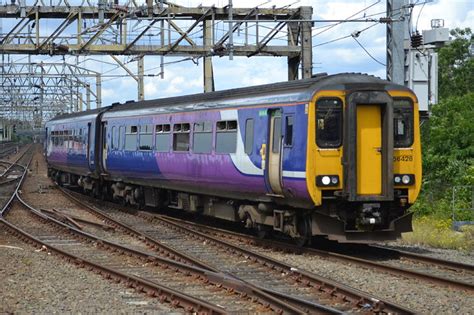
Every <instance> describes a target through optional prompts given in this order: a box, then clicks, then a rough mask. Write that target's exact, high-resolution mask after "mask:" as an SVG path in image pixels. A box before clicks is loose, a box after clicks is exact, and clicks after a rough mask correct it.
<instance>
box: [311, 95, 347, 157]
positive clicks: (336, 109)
mask: <svg viewBox="0 0 474 315" xmlns="http://www.w3.org/2000/svg"><path fill="white" fill-rule="evenodd" d="M316 144H317V145H318V147H320V148H337V147H339V146H341V144H342V101H341V100H340V99H335V98H324V99H320V100H318V101H317V103H316Z"/></svg>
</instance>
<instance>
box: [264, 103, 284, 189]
mask: <svg viewBox="0 0 474 315" xmlns="http://www.w3.org/2000/svg"><path fill="white" fill-rule="evenodd" d="M269 114H270V128H269V133H268V135H269V138H268V154H267V156H268V169H267V180H268V183H269V185H270V188H271V191H272V193H273V194H276V195H283V189H282V184H281V182H282V181H281V175H282V169H281V168H282V165H281V164H282V163H281V161H282V139H283V137H282V118H281V110H280V109H277V110H272V111H270V113H269Z"/></svg>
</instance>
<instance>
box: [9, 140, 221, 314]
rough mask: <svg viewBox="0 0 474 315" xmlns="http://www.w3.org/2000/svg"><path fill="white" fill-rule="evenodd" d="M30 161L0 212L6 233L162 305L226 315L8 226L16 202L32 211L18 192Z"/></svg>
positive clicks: (10, 225)
mask: <svg viewBox="0 0 474 315" xmlns="http://www.w3.org/2000/svg"><path fill="white" fill-rule="evenodd" d="M29 150H31V147H29V148H28V149H27V150H26V151H25V153H24V154H22V156H21V157H20V158H22V157H23V156H24V155H25V154H26V152H29ZM32 157H33V155H32V156H31V158H30V159H29V161H28V163H27V165H26V167H25V168H24V172H23V175H22V176H21V179H20V181H19V183H18V185H17V187H16V188H15V190H14V192H13V193H12V196H11V197H10V199H9V200H8V202H7V204H6V205H5V206H4V207H3V208H2V210H1V212H0V214H1V215H0V223H2V224H4V225H5V226H6V227H7V229H8V230H9V231H11V232H12V233H14V234H15V235H18V236H20V237H21V238H22V239H24V240H28V241H30V242H31V243H33V244H35V245H37V246H40V247H42V246H46V247H47V248H48V249H49V250H51V251H54V252H55V253H57V254H59V255H61V256H63V257H66V258H67V259H68V261H70V262H74V263H75V264H78V265H80V266H85V265H88V266H89V268H92V270H95V271H97V272H98V273H100V274H101V275H106V274H107V275H108V276H109V277H114V279H116V280H120V281H121V280H125V281H127V282H128V284H129V285H130V286H132V287H134V288H135V289H138V290H140V291H146V292H147V294H148V295H150V296H159V297H160V300H161V301H163V302H165V301H166V302H170V303H171V304H172V305H174V306H181V307H183V308H184V309H185V310H186V311H187V312H193V311H194V312H200V313H202V312H205V313H207V314H225V313H226V312H225V310H224V309H223V308H221V307H219V306H216V305H213V304H210V303H207V302H206V301H202V300H200V299H197V298H194V297H192V296H189V295H186V294H183V293H181V292H178V291H176V290H173V289H170V288H167V287H165V286H162V285H160V284H157V283H154V282H151V281H148V280H145V279H141V278H138V277H136V276H133V275H128V274H124V273H121V272H119V271H117V270H112V269H110V268H107V267H105V266H100V265H98V264H95V263H93V262H91V261H87V260H84V259H82V258H79V257H77V256H75V255H72V254H70V253H67V252H65V251H63V250H61V249H59V248H56V247H54V246H51V245H50V244H47V243H45V242H43V241H41V240H40V239H38V238H35V237H34V236H32V235H30V234H28V233H26V232H25V231H22V230H21V229H19V228H18V227H16V226H15V225H13V224H11V223H10V222H8V221H7V220H6V219H5V218H4V215H5V214H6V213H7V212H8V210H9V209H11V205H12V203H13V201H14V200H15V199H16V200H18V201H19V202H20V203H22V204H23V205H24V206H26V207H27V208H29V209H33V208H32V207H31V206H29V205H28V204H27V203H26V202H25V201H24V200H23V199H22V198H21V197H20V195H19V191H20V188H21V186H22V185H23V183H24V180H25V178H26V176H25V175H26V174H27V170H28V166H29V165H30V163H31V160H32ZM20 158H19V159H20ZM19 159H18V160H19ZM33 213H35V214H37V215H38V216H39V217H43V218H44V217H46V216H45V215H43V214H42V213H41V212H39V211H37V210H36V209H35V211H33ZM54 221H55V222H56V223H57V224H60V225H61V224H62V223H61V222H59V221H57V220H54V219H53V222H54ZM64 226H65V227H67V225H64ZM75 231H77V232H80V231H78V230H75ZM98 244H100V243H98ZM173 263H174V264H177V262H174V261H173Z"/></svg>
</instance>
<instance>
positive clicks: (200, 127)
mask: <svg viewBox="0 0 474 315" xmlns="http://www.w3.org/2000/svg"><path fill="white" fill-rule="evenodd" d="M193 131H194V133H193V152H194V153H211V151H212V124H211V122H210V121H205V122H198V123H195V124H194V129H193Z"/></svg>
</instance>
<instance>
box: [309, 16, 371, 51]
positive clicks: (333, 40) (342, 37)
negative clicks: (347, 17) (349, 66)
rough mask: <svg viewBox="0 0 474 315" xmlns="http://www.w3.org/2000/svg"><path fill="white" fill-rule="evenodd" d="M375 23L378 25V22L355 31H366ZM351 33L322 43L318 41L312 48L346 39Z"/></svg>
mask: <svg viewBox="0 0 474 315" xmlns="http://www.w3.org/2000/svg"><path fill="white" fill-rule="evenodd" d="M376 25H379V23H378V22H377V23H374V24H372V25H370V26H368V27H366V28H364V29H362V30H360V31H357V32H358V33H359V34H360V33H362V32H365V31H367V30H368V29H371V28H372V27H374V26H376ZM352 34H353V33H351V34H349V35H345V36H341V37H338V38H335V39H332V40H329V41H326V42H323V43H319V44H316V45H313V48H314V47H320V46H324V45H327V44H331V43H334V42H337V41H340V40H343V39H346V38H349V37H352Z"/></svg>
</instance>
